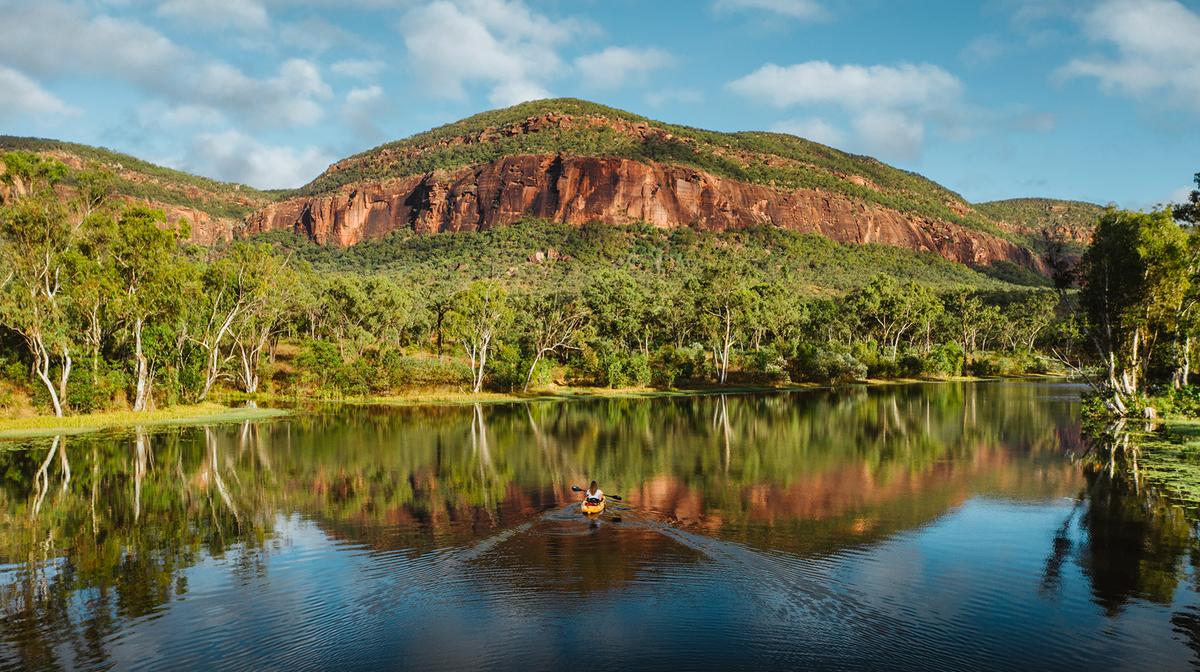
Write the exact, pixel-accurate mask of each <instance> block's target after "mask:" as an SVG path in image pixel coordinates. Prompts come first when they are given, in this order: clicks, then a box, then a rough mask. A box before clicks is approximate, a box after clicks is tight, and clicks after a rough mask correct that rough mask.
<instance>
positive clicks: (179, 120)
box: [137, 103, 225, 129]
mask: <svg viewBox="0 0 1200 672" xmlns="http://www.w3.org/2000/svg"><path fill="white" fill-rule="evenodd" d="M137 120H138V125H140V126H141V127H143V128H162V129H179V128H196V127H211V126H217V125H220V124H221V123H223V122H224V121H225V115H223V114H221V112H220V111H218V110H215V109H213V108H211V107H206V106H204V105H177V106H174V107H168V106H165V105H162V104H161V103H148V104H145V105H142V106H140V107H138V110H137Z"/></svg>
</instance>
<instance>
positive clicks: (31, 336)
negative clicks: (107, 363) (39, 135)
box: [0, 152, 79, 416]
mask: <svg viewBox="0 0 1200 672" xmlns="http://www.w3.org/2000/svg"><path fill="white" fill-rule="evenodd" d="M0 160H2V161H3V164H4V172H3V173H0V182H3V184H5V185H6V186H8V188H9V190H10V194H9V196H8V198H7V201H8V205H7V206H6V207H4V208H3V209H2V210H0V264H2V265H3V268H4V273H5V277H4V278H3V281H2V282H0V292H2V296H0V324H3V325H4V326H6V327H8V328H9V329H11V330H13V331H14V332H16V333H17V334H19V335H20V336H21V338H22V340H23V341H24V342H25V345H26V347H27V348H28V350H29V354H30V355H31V356H32V358H33V372H34V375H35V376H36V377H37V378H38V380H40V381H41V382H42V384H43V385H44V386H45V387H46V392H47V393H48V394H49V397H50V403H51V405H52V406H53V407H54V414H55V415H57V416H62V415H63V406H64V404H65V403H66V400H65V397H66V393H67V381H68V380H69V379H70V376H71V367H72V357H71V352H72V349H73V348H74V342H73V339H72V336H73V333H74V329H73V328H72V325H71V324H70V310H69V308H70V306H69V303H70V280H71V278H70V273H69V257H70V253H71V248H72V246H73V244H74V242H75V238H76V236H77V235H78V229H79V221H78V220H77V219H75V218H73V217H72V216H71V214H72V213H71V212H70V210H69V208H68V207H67V203H66V202H64V201H63V200H62V199H60V198H59V197H58V194H57V193H56V192H55V187H56V185H57V184H58V183H59V181H61V180H62V179H63V178H64V177H65V176H66V174H67V167H66V166H65V165H64V164H63V163H62V162H61V161H58V160H56V159H50V158H44V157H41V156H39V155H37V154H33V153H31V152H8V153H6V154H4V155H3V156H0ZM55 362H57V363H58V375H57V379H58V380H57V382H56V381H53V380H51V375H52V373H53V369H54V364H55Z"/></svg>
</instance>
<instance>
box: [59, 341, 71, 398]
mask: <svg viewBox="0 0 1200 672" xmlns="http://www.w3.org/2000/svg"><path fill="white" fill-rule="evenodd" d="M71 363H72V362H71V351H70V350H69V349H68V348H67V346H65V345H64V346H63V348H62V369H61V371H60V373H59V376H58V399H59V401H60V402H62V403H63V404H66V403H67V380H68V379H69V378H70V377H71Z"/></svg>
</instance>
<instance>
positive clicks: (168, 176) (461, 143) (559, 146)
mask: <svg viewBox="0 0 1200 672" xmlns="http://www.w3.org/2000/svg"><path fill="white" fill-rule="evenodd" d="M14 149H17V150H30V151H35V152H38V153H40V154H45V155H51V156H54V157H55V158H58V159H60V160H62V161H63V162H65V163H67V164H68V165H70V166H72V167H73V168H83V167H85V166H89V165H98V166H100V167H103V168H105V169H107V170H109V171H111V172H113V173H114V174H115V175H116V176H117V189H116V192H117V193H118V194H119V195H121V196H122V197H124V198H126V199H129V200H141V201H146V202H149V203H150V204H151V205H153V206H154V207H157V208H160V209H163V210H164V211H165V212H166V213H167V216H168V220H170V221H172V222H174V221H177V220H180V219H186V220H188V222H189V223H190V224H191V226H192V238H193V239H194V240H197V241H199V242H203V243H210V242H213V241H217V240H228V239H230V238H232V237H237V236H250V235H253V234H260V233H266V232H271V231H287V232H291V233H295V234H300V235H303V236H305V237H307V238H309V239H311V240H313V241H315V242H318V243H321V244H331V245H335V246H339V247H346V246H350V245H354V244H357V243H359V242H362V241H365V240H377V239H382V238H384V237H386V236H388V234H390V233H392V232H395V231H400V230H405V231H412V232H416V233H434V232H446V231H477V230H482V229H489V228H494V227H496V226H502V225H507V224H510V223H513V222H516V221H521V220H526V219H530V218H535V219H540V220H548V221H555V222H561V223H567V224H573V225H580V224H583V223H585V222H590V221H598V222H602V223H606V224H617V225H622V226H624V225H636V224H639V223H648V224H651V225H653V226H656V227H658V228H665V229H671V228H678V227H689V228H694V229H697V230H708V231H714V232H720V231H728V230H742V229H751V228H759V227H762V226H777V227H781V228H786V229H791V230H793V231H796V232H798V233H803V234H808V233H815V234H819V235H822V236H825V237H827V238H830V239H832V240H834V241H837V242H840V243H845V244H864V243H877V244H883V245H890V246H893V247H901V248H907V249H910V250H916V251H930V252H935V253H937V254H939V255H940V256H942V257H944V258H946V259H949V260H951V261H955V262H958V263H963V264H966V265H969V266H972V267H975V268H989V267H999V268H1011V267H1013V266H1017V267H1023V268H1025V269H1026V270H1032V271H1035V272H1041V271H1044V267H1043V265H1042V262H1041V257H1042V255H1041V250H1040V248H1039V246H1038V241H1040V240H1042V239H1043V238H1044V235H1045V232H1046V231H1051V232H1052V233H1054V234H1055V235H1064V236H1066V237H1067V238H1069V239H1072V240H1076V241H1082V240H1084V239H1086V235H1088V233H1087V232H1088V227H1089V222H1090V220H1091V219H1094V214H1095V212H1096V211H1097V208H1096V206H1092V205H1091V204H1085V203H1074V202H1067V201H1052V200H1046V199H1018V200H1013V201H998V202H993V203H986V204H980V205H972V204H970V203H968V202H966V201H965V200H964V199H963V198H962V197H961V196H959V195H958V194H957V193H955V192H953V191H951V190H949V189H946V188H945V187H943V186H941V185H939V184H937V183H935V182H933V181H931V180H929V179H926V178H924V177H922V176H920V175H917V174H915V173H912V172H909V171H904V170H900V169H897V168H894V167H892V166H889V165H887V164H884V163H882V162H880V161H878V160H876V159H873V158H870V157H866V156H859V155H854V154H848V153H845V152H842V151H839V150H837V149H834V148H832V147H827V146H825V145H821V144H819V143H815V142H811V141H809V140H805V139H803V138H798V137H795V136H791V135H786V134H780V133H764V132H739V133H720V132H714V131H706V130H702V129H696V128H690V127H686V126H679V125H675V124H669V123H664V122H659V121H654V120H651V119H647V118H645V117H642V116H639V115H636V114H632V113H630V112H625V111H622V110H617V109H614V108H610V107H605V106H603V105H598V104H595V103H589V102H586V101H581V100H576V99H553V100H541V101H534V102H529V103H523V104H520V105H516V106H513V107H509V108H504V109H499V110H493V111H489V112H484V113H481V114H477V115H474V116H472V117H468V118H466V119H463V120H460V121H457V122H454V123H451V124H447V125H444V126H441V127H438V128H435V129H432V130H430V131H426V132H424V133H420V134H417V135H414V136H412V137H410V138H407V139H404V140H400V141H397V142H392V143H388V144H385V145H381V146H379V147H376V148H374V149H371V150H369V151H366V152H362V153H360V154H356V155H354V156H351V157H348V158H346V159H343V160H341V161H338V162H336V163H334V164H333V165H331V166H330V167H329V169H327V170H326V171H325V172H324V173H322V174H321V175H320V176H318V177H317V178H316V179H314V180H313V181H312V182H311V183H309V184H308V185H305V186H303V187H301V188H299V189H296V190H291V191H276V192H264V191H259V190H256V189H253V188H250V187H247V186H244V185H238V184H231V183H225V182H219V181H215V180H211V179H208V178H204V177H198V176H195V175H190V174H188V173H184V172H181V171H177V170H172V169H169V168H163V167H161V166H156V165H154V164H151V163H148V162H145V161H142V160H139V159H137V158H135V157H132V156H128V155H125V154H120V153H117V152H112V151H109V150H105V149H98V148H94V147H88V146H86V145H78V144H73V143H67V142H59V141H54V140H42V139H33V138H14V137H0V151H9V150H14ZM68 186H69V180H68ZM0 190H2V187H0ZM2 197H3V193H2V191H0V198H2Z"/></svg>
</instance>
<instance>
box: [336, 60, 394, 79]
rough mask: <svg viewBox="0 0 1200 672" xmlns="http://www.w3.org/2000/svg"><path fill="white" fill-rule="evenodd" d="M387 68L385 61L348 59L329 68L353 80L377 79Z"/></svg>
mask: <svg viewBox="0 0 1200 672" xmlns="http://www.w3.org/2000/svg"><path fill="white" fill-rule="evenodd" d="M386 66H387V64H386V63H384V62H383V61H364V60H355V59H347V60H344V61H338V62H337V63H334V64H333V65H331V66H329V69H330V70H331V71H333V72H334V73H336V74H339V75H342V76H343V77H351V78H353V79H362V80H366V79H371V78H372V77H375V76H376V75H378V74H379V73H380V72H383V69H384V68H385V67H386Z"/></svg>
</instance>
